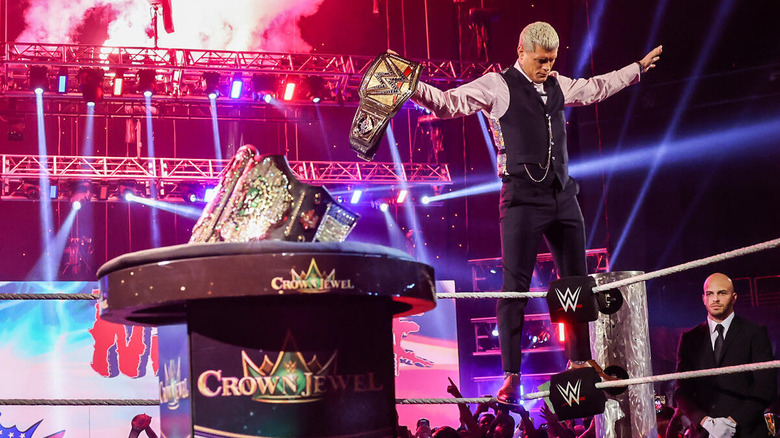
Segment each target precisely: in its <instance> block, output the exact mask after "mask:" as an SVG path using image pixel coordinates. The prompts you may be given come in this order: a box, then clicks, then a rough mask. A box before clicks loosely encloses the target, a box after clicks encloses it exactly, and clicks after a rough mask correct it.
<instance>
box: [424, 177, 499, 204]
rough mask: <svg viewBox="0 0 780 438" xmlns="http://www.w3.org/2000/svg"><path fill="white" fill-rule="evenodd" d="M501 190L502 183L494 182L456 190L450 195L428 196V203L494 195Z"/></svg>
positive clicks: (449, 193)
mask: <svg viewBox="0 0 780 438" xmlns="http://www.w3.org/2000/svg"><path fill="white" fill-rule="evenodd" d="M499 190H501V181H493V182H489V183H484V184H478V185H476V186H472V187H468V188H465V189H461V190H455V191H452V192H448V193H443V194H441V195H436V196H428V197H427V200H428V203H431V202H436V201H444V200H446V199H457V198H463V197H465V196H472V195H481V194H483V193H494V192H498V191H499Z"/></svg>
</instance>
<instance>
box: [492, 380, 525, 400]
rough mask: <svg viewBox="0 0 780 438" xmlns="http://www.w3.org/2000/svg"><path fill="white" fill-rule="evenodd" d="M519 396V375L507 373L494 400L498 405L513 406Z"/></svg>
mask: <svg viewBox="0 0 780 438" xmlns="http://www.w3.org/2000/svg"><path fill="white" fill-rule="evenodd" d="M520 396H521V394H520V373H507V374H506V377H504V384H503V385H502V386H501V389H499V390H498V394H497V395H496V400H498V402H499V403H504V404H510V405H515V404H517V403H518V402H519V401H520Z"/></svg>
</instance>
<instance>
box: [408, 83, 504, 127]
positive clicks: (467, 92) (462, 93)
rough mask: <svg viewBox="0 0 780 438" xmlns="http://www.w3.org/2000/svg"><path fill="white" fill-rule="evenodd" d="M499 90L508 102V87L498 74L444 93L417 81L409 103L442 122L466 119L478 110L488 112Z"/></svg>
mask: <svg viewBox="0 0 780 438" xmlns="http://www.w3.org/2000/svg"><path fill="white" fill-rule="evenodd" d="M500 88H504V89H505V90H506V95H507V99H508V97H509V87H508V86H507V85H506V82H505V81H504V78H502V77H501V75H500V74H498V73H488V74H486V75H484V76H482V77H481V78H479V79H476V80H474V81H472V82H469V83H468V84H465V85H461V86H460V87H457V88H453V89H450V90H447V91H441V90H439V89H438V88H436V87H434V86H432V85H428V84H425V83H423V82H420V83H419V84H417V90H415V92H414V94H413V95H412V101H414V102H416V103H417V104H418V105H421V106H423V107H425V108H427V109H429V110H430V111H431V112H432V113H433V114H434V115H435V116H436V117H439V118H442V119H447V118H452V117H461V116H468V115H470V114H474V113H476V112H477V111H480V110H484V111H487V112H488V113H490V112H491V110H492V109H493V106H494V105H495V102H496V91H497V90H498V89H500Z"/></svg>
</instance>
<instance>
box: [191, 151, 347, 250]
mask: <svg viewBox="0 0 780 438" xmlns="http://www.w3.org/2000/svg"><path fill="white" fill-rule="evenodd" d="M359 217H360V216H359V215H358V214H357V213H355V212H352V211H350V210H348V209H346V208H344V207H343V206H342V205H341V204H339V203H338V202H336V201H335V200H334V199H333V197H332V196H331V195H330V193H328V191H327V190H326V189H325V188H324V187H321V186H314V185H310V184H306V183H303V182H301V181H298V179H297V178H296V177H295V175H294V174H293V172H292V170H290V166H289V164H288V163H287V159H286V158H285V157H284V155H262V156H260V155H258V154H257V150H256V149H255V148H254V147H252V146H242V147H241V148H240V149H239V150H238V152H237V153H236V156H235V157H234V158H233V160H232V161H231V162H230V164H229V165H228V167H227V168H226V169H225V172H224V173H223V174H222V177H221V179H220V182H219V185H218V186H217V190H216V195H215V196H214V199H212V200H211V201H210V202H209V203H208V205H206V208H204V209H203V213H202V214H201V217H200V219H199V220H198V222H197V224H196V225H195V227H194V228H193V232H192V237H191V238H190V243H196V242H249V241H252V240H290V241H297V242H342V241H344V240H345V239H346V238H347V235H349V233H350V232H351V231H352V229H353V228H354V227H355V225H356V224H357V220H358V219H359Z"/></svg>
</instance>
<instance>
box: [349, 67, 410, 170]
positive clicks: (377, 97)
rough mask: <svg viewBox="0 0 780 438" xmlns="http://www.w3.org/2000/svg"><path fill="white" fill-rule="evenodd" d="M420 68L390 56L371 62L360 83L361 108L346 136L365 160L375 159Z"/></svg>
mask: <svg viewBox="0 0 780 438" xmlns="http://www.w3.org/2000/svg"><path fill="white" fill-rule="evenodd" d="M421 71H422V66H421V65H420V64H418V63H416V62H413V61H410V60H408V59H404V58H401V57H400V56H398V55H395V54H392V53H383V54H381V55H379V56H377V58H376V59H375V60H374V62H372V63H371V65H370V66H369V67H368V70H367V71H366V73H365V75H363V79H362V80H361V82H360V91H359V92H358V95H359V96H360V106H358V110H357V113H355V118H353V119H352V129H351V130H350V134H349V144H350V146H351V147H352V149H353V150H354V151H356V152H357V153H358V156H359V157H360V158H362V159H364V160H366V161H371V160H373V159H374V155H375V154H376V151H377V148H379V142H380V141H381V140H382V134H384V132H385V129H387V124H388V123H389V122H390V119H392V118H393V116H395V114H396V113H397V112H398V110H399V109H401V107H402V106H403V104H404V102H406V101H407V100H409V98H410V97H411V96H412V94H413V93H414V90H415V89H416V88H417V82H419V80H420V72H421Z"/></svg>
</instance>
